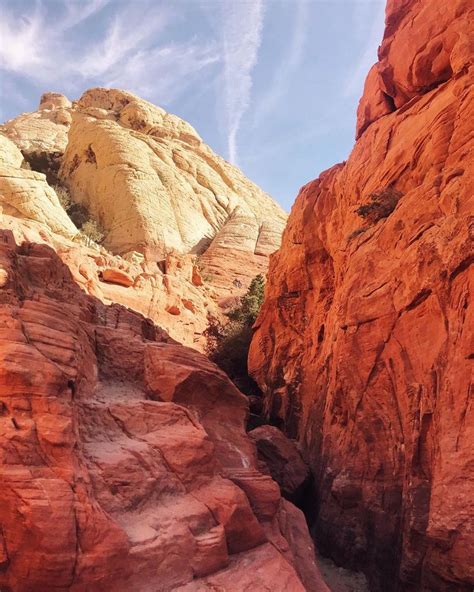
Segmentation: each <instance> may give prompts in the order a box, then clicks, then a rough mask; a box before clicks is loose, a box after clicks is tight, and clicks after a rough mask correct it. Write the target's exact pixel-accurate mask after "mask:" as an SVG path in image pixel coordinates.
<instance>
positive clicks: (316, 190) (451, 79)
mask: <svg viewBox="0 0 474 592" xmlns="http://www.w3.org/2000/svg"><path fill="white" fill-rule="evenodd" d="M472 18H473V8H472V6H471V3H468V2H464V1H461V0H459V1H458V0H454V1H453V2H449V3H446V2H443V1H441V0H439V1H438V0H436V1H434V0H417V1H414V0H404V1H402V2H398V1H397V0H393V1H392V0H391V1H390V2H389V3H388V9H387V28H386V32H385V38H384V42H383V43H382V47H381V50H380V53H379V55H380V61H379V63H378V65H377V67H376V69H375V70H374V69H373V70H372V71H371V74H369V78H368V81H367V85H366V91H365V95H364V98H363V99H362V102H361V111H360V112H359V115H361V113H362V114H363V117H362V119H361V118H359V135H360V134H362V135H360V137H359V140H358V141H357V143H356V145H355V147H354V149H353V151H352V153H351V155H350V157H349V159H348V161H347V162H346V163H344V164H341V165H336V166H335V167H333V168H332V169H330V170H328V171H326V172H325V173H323V174H322V175H321V176H320V178H319V179H317V180H315V181H312V182H310V183H308V184H307V185H306V186H305V187H304V188H303V189H302V190H301V192H300V195H299V196H298V199H297V201H296V204H295V206H294V207H293V210H292V214H291V216H290V219H289V222H288V226H287V229H286V230H285V233H284V238H283V244H282V247H281V249H280V251H279V252H278V253H277V254H276V255H274V256H272V259H271V264H270V271H269V276H268V277H269V282H268V285H267V288H266V301H265V303H264V305H263V308H262V311H261V314H260V316H259V318H258V319H257V323H256V332H255V336H254V339H253V342H252V346H251V352H250V367H251V370H252V373H253V375H254V377H255V378H256V379H257V381H258V383H259V385H260V387H261V388H262V390H263V391H264V393H265V408H266V412H267V414H268V415H270V416H272V417H273V419H274V420H275V421H276V422H280V424H282V425H284V427H285V430H286V431H287V433H289V435H291V436H292V437H298V439H299V440H300V442H301V444H302V446H303V448H304V450H305V452H306V453H307V455H308V459H309V461H310V465H311V468H312V470H313V472H314V476H315V478H314V483H315V488H316V491H315V492H314V497H313V500H314V502H313V503H314V506H315V509H316V506H317V509H318V516H317V521H316V524H315V530H316V532H317V533H318V540H319V542H320V545H321V547H322V548H323V550H325V551H326V552H328V553H331V554H332V555H333V556H334V558H336V559H337V560H338V561H339V562H342V563H346V564H347V565H352V566H355V567H359V568H363V569H364V571H365V572H366V573H368V574H369V576H370V579H371V585H372V588H373V589H374V590H384V591H390V590H395V589H396V590H407V591H408V590H430V591H431V592H441V591H443V592H444V591H445V590H456V591H462V592H467V591H468V590H470V589H471V588H472V586H473V585H474V571H473V562H472V549H473V548H474V538H473V533H474V529H473V528H472V522H473V519H474V499H473V496H472V491H473V489H474V458H473V450H474V449H473V446H472V442H474V431H473V430H474V418H473V416H472V408H471V407H470V406H469V403H468V399H469V392H470V390H471V389H472V387H471V386H470V385H471V383H472V368H471V366H472V351H473V350H472V326H474V317H473V307H472V305H471V303H472V299H473V290H474V275H473V273H472V262H473V261H474V251H473V212H474V202H473V199H474V188H473V181H472V180H473V173H474V144H473V138H474V136H473V133H472V122H473V121H474V100H473V99H474V93H473V89H474V84H473V68H472V58H473V55H474V52H473V49H472V35H470V36H469V33H468V31H469V30H470V29H471V28H472ZM468 38H469V39H470V40H469V41H468ZM374 71H377V72H378V73H379V76H380V79H379V80H376V81H374ZM377 89H381V91H383V93H385V94H386V95H387V96H388V97H391V102H392V103H393V105H392V106H391V107H390V109H385V107H384V98H383V95H382V94H381V93H380V92H379V91H378V90H377ZM389 111H390V112H389ZM369 124H370V125H369ZM363 128H365V130H364V129H363ZM362 132H363V133H362ZM381 191H383V192H385V193H384V195H386V196H387V195H388V196H390V192H393V191H398V192H400V193H401V197H400V199H399V200H398V203H396V205H394V207H393V208H392V211H388V212H386V213H385V214H384V217H378V216H375V217H373V218H372V223H370V222H368V220H367V219H364V218H362V217H361V216H359V215H358V214H357V210H358V209H359V207H360V206H361V205H370V204H372V205H371V206H370V207H371V208H372V213H374V212H375V213H377V211H376V210H377V207H378V208H379V210H378V211H379V213H380V211H381V205H380V204H379V205H377V204H376V202H374V200H373V199H372V198H371V194H374V193H377V195H379V196H380V195H381V193H380V192H381ZM387 192H388V193H387ZM374 203H375V206H374ZM394 203H395V202H394ZM382 206H383V204H382ZM374 207H375V210H373V208H374ZM316 500H317V501H316Z"/></svg>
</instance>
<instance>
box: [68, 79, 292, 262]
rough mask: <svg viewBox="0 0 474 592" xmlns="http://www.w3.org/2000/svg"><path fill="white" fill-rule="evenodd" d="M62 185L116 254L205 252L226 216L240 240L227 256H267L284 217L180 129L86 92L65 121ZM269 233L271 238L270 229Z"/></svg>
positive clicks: (139, 104) (100, 93)
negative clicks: (240, 226)
mask: <svg viewBox="0 0 474 592" xmlns="http://www.w3.org/2000/svg"><path fill="white" fill-rule="evenodd" d="M60 177H61V179H62V181H63V182H64V184H66V185H67V186H68V187H69V189H70V191H71V194H72V196H73V198H74V200H75V201H78V202H80V203H82V204H84V205H85V206H86V207H87V208H88V209H89V210H90V211H91V213H92V214H93V215H94V216H95V217H96V218H98V219H99V220H100V222H101V224H102V226H103V227H104V228H105V230H106V234H107V238H106V243H105V244H106V246H107V247H108V248H110V249H111V250H112V251H114V252H116V253H125V252H128V251H132V250H133V251H139V252H143V253H145V254H147V255H151V256H159V255H160V254H163V252H164V251H166V250H169V249H176V250H177V251H179V252H193V253H198V254H199V253H201V252H203V251H204V250H205V249H206V248H207V247H208V246H209V244H210V243H211V242H212V240H213V239H214V237H216V235H217V234H218V233H219V231H220V230H221V229H222V227H223V226H225V225H226V223H227V222H228V221H232V220H233V219H234V216H233V214H234V212H235V211H236V209H237V208H238V210H239V212H241V213H242V214H243V215H245V217H246V219H247V221H246V225H247V226H248V231H247V233H246V235H245V237H244V239H245V240H244V241H242V236H241V233H240V232H238V235H237V236H236V237H235V240H234V241H233V242H232V237H230V242H228V246H229V248H234V249H240V250H243V251H247V252H250V253H255V252H258V247H257V243H258V242H259V236H260V234H261V231H262V229H265V230H264V237H265V239H264V240H262V241H260V242H261V244H264V242H265V243H267V244H266V245H265V248H264V250H265V253H268V252H271V251H274V250H276V249H277V248H278V246H279V243H280V236H281V232H282V230H283V227H284V224H285V221H286V214H285V213H284V212H283V210H282V209H281V208H280V207H279V206H278V205H277V204H276V203H275V202H274V201H273V200H272V199H271V198H270V196H269V195H267V194H266V193H264V192H263V191H262V190H261V189H259V188H258V187H257V186H256V185H254V184H253V183H251V182H250V181H249V180H248V179H246V178H245V176H244V175H243V174H242V172H241V171H240V170H239V169H237V168H236V167H234V166H232V165H231V164H229V163H228V162H226V161H225V160H224V159H222V158H221V157H219V156H217V155H216V154H215V153H214V152H213V151H212V150H211V149H210V148H209V147H208V146H207V145H206V144H204V142H203V141H202V140H201V138H200V137H199V135H198V134H197V132H196V131H195V130H194V129H193V128H192V127H191V125H189V124H188V123H186V122H185V121H183V120H181V119H180V118H178V117H176V116H175V115H171V114H169V113H166V112H165V111H164V110H163V109H160V108H159V107H156V106H154V105H152V104H151V103H148V102H146V101H143V100H141V99H139V98H138V97H136V96H134V95H132V94H130V93H127V92H123V91H119V90H110V89H102V88H96V89H91V90H88V91H87V92H85V93H84V94H83V95H82V97H81V98H80V99H79V101H78V102H77V105H76V107H75V109H74V110H73V112H72V124H71V127H70V130H69V141H68V144H67V148H66V151H65V154H64V159H63V163H62V167H61V171H60ZM269 226H270V227H271V228H270V229H269V228H268V227H269Z"/></svg>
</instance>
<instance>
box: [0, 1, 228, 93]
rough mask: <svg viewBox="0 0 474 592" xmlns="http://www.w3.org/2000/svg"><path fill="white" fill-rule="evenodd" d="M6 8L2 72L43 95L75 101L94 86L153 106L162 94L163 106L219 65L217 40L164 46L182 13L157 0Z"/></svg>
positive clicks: (0, 29)
mask: <svg viewBox="0 0 474 592" xmlns="http://www.w3.org/2000/svg"><path fill="white" fill-rule="evenodd" d="M0 1H1V0H0ZM7 6H8V8H7V7H2V19H1V21H0V69H3V71H4V72H7V73H13V74H14V75H16V76H18V75H20V76H21V80H23V82H26V83H28V84H33V85H35V86H37V87H38V86H39V87H40V88H41V92H42V91H45V90H58V89H60V90H61V91H62V92H66V93H68V94H70V95H71V97H75V96H77V94H78V93H80V92H82V91H83V90H84V89H85V88H88V87H91V86H95V85H98V86H118V87H122V88H127V89H128V90H130V91H132V92H135V93H137V94H142V95H144V96H146V97H147V98H149V99H151V100H153V99H154V98H155V96H154V95H156V96H157V97H158V100H159V102H161V103H162V104H163V103H164V102H169V101H170V100H172V99H173V98H175V97H177V96H178V95H179V94H180V93H181V92H183V91H184V90H185V89H186V88H187V87H188V86H189V85H190V84H191V82H192V81H193V80H194V79H195V77H196V76H198V75H202V70H203V69H204V68H206V67H208V66H210V65H211V64H213V63H215V62H217V61H218V59H219V56H218V53H217V47H216V43H215V42H212V41H211V42H209V41H205V42H200V41H199V40H196V39H192V40H185V41H182V42H170V41H167V42H165V41H164V39H163V38H164V37H165V34H166V32H167V28H168V27H171V26H173V25H174V24H176V18H177V15H176V13H175V12H174V11H173V9H172V8H170V6H169V5H168V4H165V3H156V2H155V1H154V0H140V1H134V2H128V3H125V2H118V1H117V0H64V1H63V2H62V3H60V4H59V3H58V4H57V5H55V7H54V8H55V11H54V13H53V12H52V11H51V8H52V4H49V3H46V2H41V1H39V0H36V3H35V6H34V9H33V10H30V12H29V14H28V17H24V16H22V15H21V14H20V12H19V10H18V5H17V6H15V4H11V5H10V4H8V5H7ZM105 8H107V11H106V12H105V11H104V12H102V11H103V10H104V9H105ZM91 17H94V20H92V19H91V20H90V22H88V23H85V21H86V19H90V18H91ZM3 78H4V76H3V75H2V79H3ZM3 82H4V81H3V80H2V93H4V92H5V85H4V83H3Z"/></svg>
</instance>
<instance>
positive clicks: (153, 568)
mask: <svg viewBox="0 0 474 592" xmlns="http://www.w3.org/2000/svg"><path fill="white" fill-rule="evenodd" d="M0 268H1V271H2V274H1V276H0V277H1V278H2V281H1V283H2V288H1V306H0V317H1V327H2V348H1V350H0V359H1V363H0V433H1V438H0V462H1V467H2V471H1V474H0V587H1V589H2V590H6V591H14V592H33V591H39V590H51V589H53V588H54V589H55V590H58V591H66V590H67V591H77V592H78V591H84V592H85V591H86V590H87V592H99V591H105V590H114V592H121V591H124V592H125V591H129V590H134V591H136V592H146V591H151V590H154V591H157V590H159V591H161V592H167V591H171V590H186V591H196V592H197V591H204V590H215V589H217V587H221V588H222V589H226V590H231V589H232V590H235V589H236V588H235V582H241V583H242V587H241V588H239V589H242V590H243V589H244V588H245V589H248V586H250V587H252V589H254V590H264V589H270V588H271V589H272V590H275V592H277V591H281V592H289V591H291V592H300V591H301V592H303V591H304V590H310V591H313V592H319V591H321V592H327V590H328V589H327V587H326V586H325V584H324V583H323V582H322V581H321V579H320V576H319V572H318V570H317V568H316V565H315V561H314V556H313V549H312V543H311V539H310V537H309V533H308V531H307V527H306V523H305V521H304V517H303V515H302V513H301V512H300V511H299V510H297V509H296V508H295V507H294V506H292V505H291V504H290V503H289V502H287V501H286V500H282V499H281V498H280V492H279V488H278V486H277V485H276V483H275V482H274V481H272V479H271V478H270V477H268V476H266V475H263V474H261V473H259V472H258V470H257V465H256V453H255V448H254V445H253V444H252V441H251V440H250V439H249V438H248V437H247V436H246V434H245V430H244V422H245V417H246V414H247V412H248V410H247V407H248V404H247V400H246V398H245V397H244V396H243V395H242V394H241V393H239V391H237V389H236V388H235V387H234V386H233V385H232V383H231V382H230V381H229V380H228V378H227V377H226V376H225V374H223V373H222V372H221V371H220V370H218V369H217V367H215V366H214V365H213V364H211V363H210V362H209V361H208V360H207V359H206V358H205V357H204V356H202V355H201V354H199V353H197V352H195V351H194V350H192V349H189V348H186V347H183V346H182V345H179V344H177V343H176V342H174V341H173V340H172V339H170V338H169V337H168V335H167V334H166V333H165V332H164V331H162V330H161V329H159V328H158V327H156V326H155V325H154V324H153V323H151V321H149V320H148V319H146V318H144V317H143V316H141V315H139V314H138V313H135V312H133V311H130V310H127V309H125V308H124V307H122V306H119V305H112V306H106V305H104V304H103V303H102V302H100V301H99V300H98V299H96V298H94V297H93V296H90V295H88V294H86V293H85V292H84V291H83V290H81V289H80V287H79V286H78V285H77V283H76V282H75V281H74V278H73V277H72V275H71V272H70V271H69V268H68V267H67V266H66V265H65V264H64V263H63V262H62V261H61V259H60V258H59V257H58V255H57V254H56V253H55V252H54V250H53V249H52V248H51V247H49V246H47V245H44V244H31V243H24V244H22V245H21V246H17V245H16V244H15V241H14V238H13V234H12V233H11V232H9V231H4V230H3V231H1V233H0ZM277 574H278V577H276V575H277ZM303 582H304V584H303ZM239 586H240V584H239Z"/></svg>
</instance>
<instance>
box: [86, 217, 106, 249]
mask: <svg viewBox="0 0 474 592" xmlns="http://www.w3.org/2000/svg"><path fill="white" fill-rule="evenodd" d="M81 234H82V235H83V236H84V237H85V243H86V245H87V246H91V244H92V243H96V244H98V245H100V243H101V242H102V241H103V240H104V236H105V235H104V232H103V231H102V228H101V227H100V226H99V224H98V223H97V222H96V221H95V220H92V219H91V220H87V222H84V224H83V225H82V226H81Z"/></svg>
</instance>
